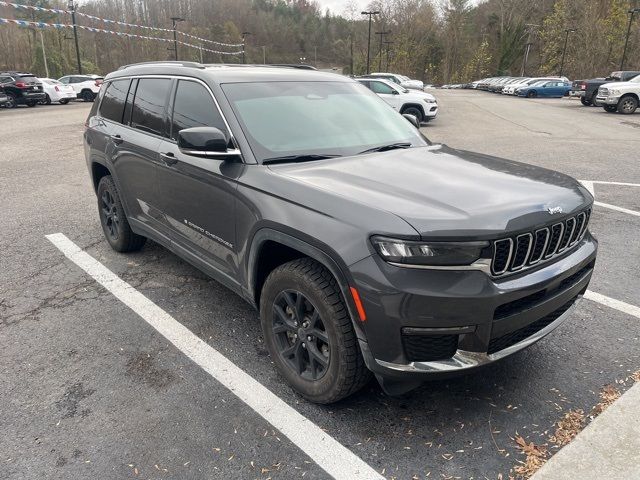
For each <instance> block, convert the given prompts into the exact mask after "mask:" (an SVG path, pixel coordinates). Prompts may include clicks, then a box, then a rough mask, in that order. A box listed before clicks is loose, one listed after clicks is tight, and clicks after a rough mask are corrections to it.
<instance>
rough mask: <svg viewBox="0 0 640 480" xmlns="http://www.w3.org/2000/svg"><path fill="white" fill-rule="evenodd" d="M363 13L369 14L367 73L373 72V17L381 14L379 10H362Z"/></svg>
mask: <svg viewBox="0 0 640 480" xmlns="http://www.w3.org/2000/svg"><path fill="white" fill-rule="evenodd" d="M360 13H361V14H362V15H369V36H368V37H367V75H368V74H369V73H371V70H370V63H369V62H370V59H371V17H373V16H374V15H380V12H379V11H370V12H360Z"/></svg>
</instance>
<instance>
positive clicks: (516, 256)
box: [491, 209, 591, 275]
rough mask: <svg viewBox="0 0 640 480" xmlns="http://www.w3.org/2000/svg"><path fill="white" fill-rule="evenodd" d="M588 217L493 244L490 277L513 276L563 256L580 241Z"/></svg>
mask: <svg viewBox="0 0 640 480" xmlns="http://www.w3.org/2000/svg"><path fill="white" fill-rule="evenodd" d="M590 215H591V209H589V210H586V211H584V212H580V213H579V214H577V215H575V216H573V217H569V218H566V219H565V220H563V221H561V222H558V223H554V224H552V225H549V226H548V227H545V228H541V229H539V230H535V231H533V232H526V233H521V234H519V235H516V236H514V237H512V238H502V239H500V240H496V241H494V242H493V258H492V261H491V273H493V275H503V274H506V273H509V272H517V271H519V270H523V269H525V268H528V267H531V266H533V265H535V264H538V263H541V262H546V261H548V260H551V259H552V258H554V257H555V256H557V255H560V254H561V253H563V252H566V251H567V250H568V249H570V248H571V247H573V246H574V245H576V244H577V243H578V241H580V239H581V238H582V237H583V235H584V233H585V232H586V230H587V226H588V224H589V216H590Z"/></svg>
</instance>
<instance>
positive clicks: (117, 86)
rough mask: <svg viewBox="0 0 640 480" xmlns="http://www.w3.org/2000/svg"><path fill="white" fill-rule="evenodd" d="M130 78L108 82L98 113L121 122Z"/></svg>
mask: <svg viewBox="0 0 640 480" xmlns="http://www.w3.org/2000/svg"><path fill="white" fill-rule="evenodd" d="M129 83H130V80H128V79H127V80H114V81H113V82H111V83H109V85H108V86H107V90H106V91H105V92H104V96H103V98H102V102H101V103H100V115H101V116H102V117H104V118H106V119H107V120H113V121H114V122H118V123H121V122H122V112H123V111H124V102H125V100H126V98H127V92H128V91H129Z"/></svg>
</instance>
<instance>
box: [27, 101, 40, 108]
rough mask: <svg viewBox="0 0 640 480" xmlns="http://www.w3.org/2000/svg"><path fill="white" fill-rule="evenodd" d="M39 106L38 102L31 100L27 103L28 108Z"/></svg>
mask: <svg viewBox="0 0 640 480" xmlns="http://www.w3.org/2000/svg"><path fill="white" fill-rule="evenodd" d="M37 104H38V102H36V101H35V100H29V101H28V102H27V107H31V108H33V107H35V106H36V105H37Z"/></svg>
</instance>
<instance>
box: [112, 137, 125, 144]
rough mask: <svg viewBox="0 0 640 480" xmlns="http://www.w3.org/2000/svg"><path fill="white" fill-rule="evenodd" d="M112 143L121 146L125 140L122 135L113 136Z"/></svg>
mask: <svg viewBox="0 0 640 480" xmlns="http://www.w3.org/2000/svg"><path fill="white" fill-rule="evenodd" d="M111 141H112V142H113V143H115V144H116V145H120V144H121V143H122V142H124V139H123V138H122V137H121V136H120V135H111Z"/></svg>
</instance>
